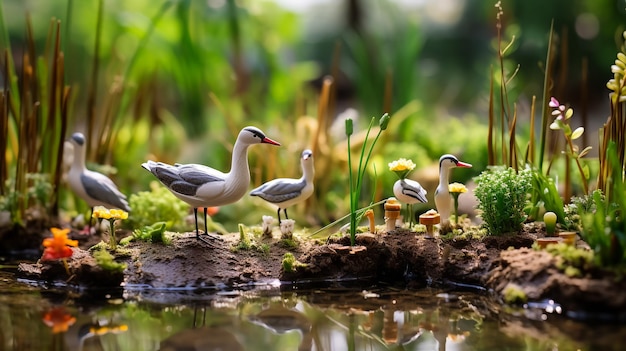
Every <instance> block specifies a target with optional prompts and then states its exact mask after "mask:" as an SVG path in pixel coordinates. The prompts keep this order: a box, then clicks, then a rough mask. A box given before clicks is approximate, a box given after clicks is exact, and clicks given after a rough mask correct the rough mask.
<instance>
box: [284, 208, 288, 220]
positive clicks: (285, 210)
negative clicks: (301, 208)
mask: <svg viewBox="0 0 626 351" xmlns="http://www.w3.org/2000/svg"><path fill="white" fill-rule="evenodd" d="M283 212H285V218H286V219H289V216H287V209H286V208H285V209H283Z"/></svg>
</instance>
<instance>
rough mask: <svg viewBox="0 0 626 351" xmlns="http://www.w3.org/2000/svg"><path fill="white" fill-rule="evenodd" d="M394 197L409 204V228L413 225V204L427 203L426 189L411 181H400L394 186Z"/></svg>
mask: <svg viewBox="0 0 626 351" xmlns="http://www.w3.org/2000/svg"><path fill="white" fill-rule="evenodd" d="M393 195H394V196H395V197H396V199H398V201H400V202H403V203H405V204H407V211H408V215H407V217H409V218H408V219H409V226H411V225H412V224H413V204H416V203H426V202H428V200H427V199H426V189H424V188H422V186H421V185H420V183H418V182H416V181H414V180H411V179H398V180H397V181H396V182H395V183H394V184H393Z"/></svg>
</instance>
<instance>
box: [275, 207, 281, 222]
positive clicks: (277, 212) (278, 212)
mask: <svg viewBox="0 0 626 351" xmlns="http://www.w3.org/2000/svg"><path fill="white" fill-rule="evenodd" d="M276 214H277V215H278V226H279V227H280V207H279V208H278V211H276Z"/></svg>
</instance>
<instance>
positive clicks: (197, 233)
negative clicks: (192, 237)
mask: <svg viewBox="0 0 626 351" xmlns="http://www.w3.org/2000/svg"><path fill="white" fill-rule="evenodd" d="M204 211H205V212H204V214H205V215H206V208H205V209H204ZM193 218H194V219H195V222H196V239H198V240H200V241H202V242H204V243H206V244H207V245H209V246H211V247H214V248H215V245H214V244H213V243H211V242H210V241H208V240H206V239H205V238H203V237H201V236H200V230H198V208H197V207H194V208H193ZM204 225H205V226H206V218H205V220H204ZM205 230H206V229H205ZM209 238H211V237H209ZM211 239H213V238H211Z"/></svg>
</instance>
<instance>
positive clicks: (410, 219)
mask: <svg viewBox="0 0 626 351" xmlns="http://www.w3.org/2000/svg"><path fill="white" fill-rule="evenodd" d="M407 210H408V211H409V213H407V215H408V216H409V230H411V227H413V204H409V206H407Z"/></svg>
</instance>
